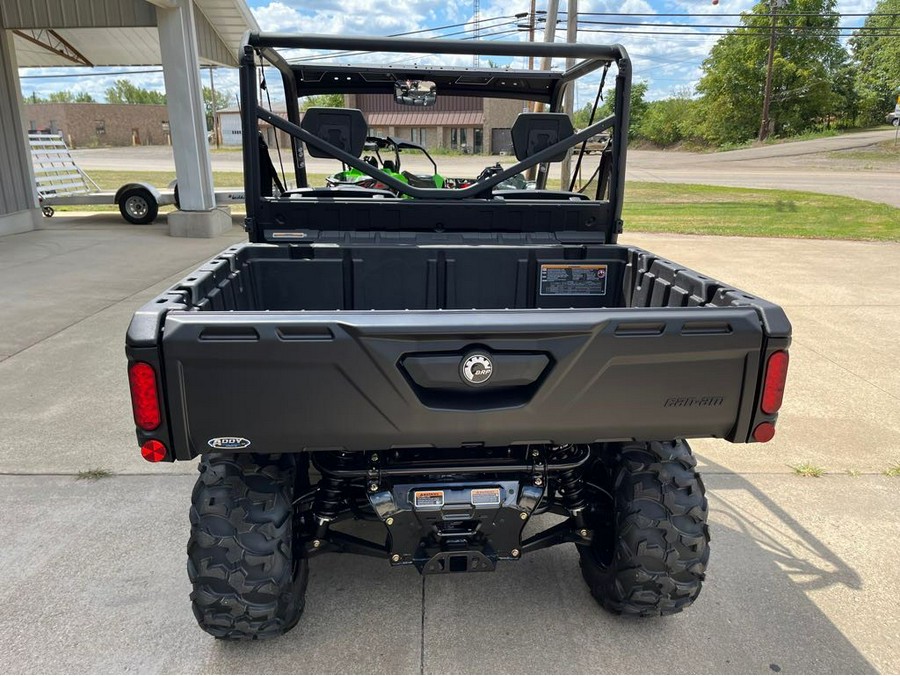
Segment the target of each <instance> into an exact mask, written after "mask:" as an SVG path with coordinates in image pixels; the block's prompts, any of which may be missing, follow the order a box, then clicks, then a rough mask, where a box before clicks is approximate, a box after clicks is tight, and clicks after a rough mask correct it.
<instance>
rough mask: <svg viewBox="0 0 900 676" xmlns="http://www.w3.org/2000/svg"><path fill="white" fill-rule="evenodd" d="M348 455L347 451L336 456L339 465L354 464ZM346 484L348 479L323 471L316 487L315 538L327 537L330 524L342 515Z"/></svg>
mask: <svg viewBox="0 0 900 676" xmlns="http://www.w3.org/2000/svg"><path fill="white" fill-rule="evenodd" d="M347 456H348V454H346V453H340V454H338V455H337V456H336V460H337V463H336V464H337V466H338V467H350V466H351V465H352V464H353V459H352V458H350V457H347ZM346 485H347V481H346V479H339V478H338V477H336V476H334V475H333V474H330V473H328V472H324V471H323V472H322V478H321V480H320V481H319V485H318V486H317V487H316V497H315V499H314V501H313V519H315V523H316V534H315V538H316V539H317V540H321V539H323V538H324V537H325V535H326V534H327V532H328V525H329V524H330V523H331V522H332V521H335V520H336V519H337V518H338V517H339V516H340V514H341V510H342V508H343V504H344V489H345V488H346Z"/></svg>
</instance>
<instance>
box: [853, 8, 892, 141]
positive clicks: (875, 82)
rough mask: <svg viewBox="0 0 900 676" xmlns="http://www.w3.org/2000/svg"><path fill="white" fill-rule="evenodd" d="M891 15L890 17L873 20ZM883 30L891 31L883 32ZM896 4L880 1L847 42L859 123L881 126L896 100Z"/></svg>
mask: <svg viewBox="0 0 900 676" xmlns="http://www.w3.org/2000/svg"><path fill="white" fill-rule="evenodd" d="M875 14H892V15H893V16H873V15H875ZM886 29H891V30H890V31H889V30H886ZM897 29H900V0H880V2H879V3H878V4H877V5H875V9H874V10H872V13H871V14H869V16H868V17H867V18H866V21H865V23H864V24H863V29H862V30H861V31H858V32H857V33H856V34H855V35H854V36H853V38H851V40H850V46H851V48H852V49H853V61H854V66H855V70H856V78H855V87H854V90H855V93H856V95H857V96H858V97H859V100H858V107H859V122H860V123H861V124H871V123H874V122H884V116H885V114H886V113H888V112H889V111H891V110H893V109H894V105H895V103H896V101H897V96H900V37H898V36H897V33H898V32H900V31H898V30H897Z"/></svg>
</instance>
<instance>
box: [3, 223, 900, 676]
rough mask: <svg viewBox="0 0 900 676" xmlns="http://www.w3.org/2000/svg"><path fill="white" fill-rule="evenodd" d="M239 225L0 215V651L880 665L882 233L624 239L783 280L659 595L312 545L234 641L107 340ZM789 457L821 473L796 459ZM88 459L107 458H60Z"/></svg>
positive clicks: (13, 656)
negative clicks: (652, 598)
mask: <svg viewBox="0 0 900 676" xmlns="http://www.w3.org/2000/svg"><path fill="white" fill-rule="evenodd" d="M241 239H243V236H242V233H241V232H240V230H239V229H238V228H235V229H234V230H233V231H232V233H230V234H229V235H227V236H223V237H220V238H217V239H215V240H187V239H172V238H169V237H168V236H167V235H166V226H165V224H160V225H155V226H144V227H135V226H126V225H124V224H122V223H121V222H120V220H119V219H118V216H117V215H116V214H104V215H95V216H91V217H87V218H80V219H78V218H59V217H57V218H54V219H53V221H51V222H48V227H47V229H44V230H40V231H35V232H30V233H25V234H22V235H13V236H8V237H4V238H0V288H2V289H3V290H4V291H3V293H2V294H0V317H2V321H0V532H2V533H3V540H2V543H3V544H2V546H0V570H3V571H4V575H5V577H4V584H3V585H2V586H0V608H4V609H6V612H3V613H0V672H3V673H7V672H25V673H33V672H70V671H71V672H79V673H89V672H99V673H112V672H128V673H131V672H147V671H160V672H165V673H175V672H249V671H253V672H257V671H262V672H288V671H298V672H316V671H323V672H341V673H369V672H412V673H432V672H446V671H459V672H464V673H476V672H482V673H483V672H506V673H530V672H537V673H539V672H547V673H587V672H611V673H612V672H644V673H653V672H708V673H741V672H750V673H775V672H779V671H781V672H785V673H797V672H808V673H876V672H882V673H896V672H898V671H900V654H898V653H897V651H896V646H897V643H898V639H900V614H898V613H897V612H896V599H897V598H898V597H900V575H898V563H897V552H898V551H900V478H888V477H886V476H883V475H882V474H881V472H882V471H883V470H885V469H886V468H887V467H888V466H890V465H892V464H895V463H897V462H900V367H898V364H900V342H898V341H897V340H896V336H897V335H898V334H900V312H898V310H900V300H898V298H897V296H896V294H892V293H891V292H890V288H891V287H890V284H891V280H890V276H889V275H887V274H886V272H887V271H888V270H890V269H891V268H890V261H892V260H895V259H896V258H897V257H898V255H900V245H897V244H885V243H881V244H875V243H863V242H835V241H809V240H766V239H743V238H717V237H689V236H674V235H655V236H654V235H628V236H626V237H625V238H624V241H627V242H631V243H635V244H638V245H640V246H643V247H645V248H648V249H650V250H653V251H655V252H657V253H660V254H662V255H664V256H667V257H670V258H672V259H674V260H676V261H679V262H681V263H684V264H686V265H689V266H691V267H694V268H696V269H698V270H700V271H702V272H705V273H707V274H710V275H712V276H714V277H719V278H721V279H724V280H727V281H728V282H731V283H734V284H736V285H738V286H739V287H742V288H745V289H747V290H748V291H752V292H755V293H758V294H760V295H762V296H764V297H766V298H768V299H770V300H773V301H775V302H778V303H781V304H782V305H783V306H784V307H785V308H786V310H787V312H788V315H789V316H790V318H791V320H792V322H793V324H794V332H795V334H794V335H795V338H794V343H793V346H792V348H791V367H790V368H791V370H790V376H789V382H788V389H787V393H786V404H785V407H784V409H783V412H782V416H781V419H780V421H779V426H778V429H779V431H778V435H777V436H776V438H775V440H774V441H773V442H771V443H770V444H766V445H750V446H739V445H731V444H728V443H726V442H718V441H711V440H703V441H697V442H695V443H694V444H693V445H694V448H695V450H696V452H697V453H698V456H699V458H700V461H701V471H702V472H703V473H704V477H705V480H706V484H707V487H708V490H709V495H710V504H711V508H712V509H711V531H712V562H711V565H710V570H709V576H708V580H707V583H706V585H705V588H704V592H703V594H702V595H701V597H700V599H699V601H698V602H697V603H696V604H695V606H694V607H693V608H691V609H689V610H688V611H686V612H685V613H683V614H681V615H680V616H676V617H671V618H665V619H661V620H660V619H657V620H649V621H631V620H622V619H619V618H614V617H611V616H608V615H606V614H605V613H604V612H602V611H601V610H600V609H599V608H598V607H597V606H596V605H595V604H594V602H593V601H592V600H591V598H590V596H589V595H588V593H587V589H586V587H585V586H584V584H583V583H582V581H581V578H580V576H579V573H578V569H577V561H576V556H575V552H574V550H573V549H572V548H570V547H560V548H554V549H551V550H546V551H543V552H538V553H535V554H534V555H531V556H528V557H526V558H525V559H524V560H523V561H521V562H518V563H516V564H508V565H505V566H502V567H501V568H500V569H499V570H498V571H497V572H496V573H494V574H486V575H469V576H454V577H446V578H435V577H431V578H420V577H419V576H418V575H417V574H416V573H414V572H412V571H409V570H400V571H394V570H390V568H389V567H388V565H387V564H386V563H382V562H379V561H377V560H368V559H363V558H355V557H351V556H333V555H328V556H324V557H321V558H319V559H317V560H315V561H313V563H312V576H311V583H310V592H309V598H308V606H307V611H306V615H305V617H304V619H303V621H302V622H301V625H300V626H299V627H298V628H297V629H296V630H295V631H293V632H292V633H290V634H289V635H288V636H285V637H283V638H280V639H278V640H275V641H271V642H265V643H259V644H252V645H244V644H242V645H231V644H226V643H222V642H218V641H214V640H213V639H211V638H210V637H208V636H207V635H205V634H204V633H202V632H201V631H200V630H199V629H197V627H196V624H195V623H194V620H193V616H192V615H191V612H190V607H189V603H188V599H187V594H188V591H189V589H188V583H187V576H186V572H185V543H186V539H187V530H188V521H187V508H188V504H189V499H190V489H191V485H192V483H193V476H194V474H195V468H194V465H193V463H183V464H177V465H166V466H162V467H160V466H155V465H150V464H148V463H145V462H144V461H143V460H141V458H140V456H139V453H138V449H137V447H136V445H135V442H134V436H133V428H132V423H131V416H130V407H129V403H128V393H127V385H126V379H125V372H124V352H123V339H124V331H125V328H126V326H127V323H128V321H129V319H130V317H131V314H132V312H133V311H134V310H135V309H136V308H137V307H138V306H139V305H140V304H141V303H142V302H144V301H145V300H148V299H150V298H151V297H152V296H153V295H154V294H155V293H157V292H159V291H160V290H162V289H164V288H166V287H167V286H168V285H170V284H171V283H173V282H174V281H176V280H177V279H178V278H180V277H182V276H184V275H185V274H187V273H188V272H190V271H191V270H192V269H194V268H195V267H196V265H197V264H198V263H199V262H201V261H202V260H204V259H206V258H208V257H211V256H213V255H214V254H216V253H217V252H218V251H220V250H221V249H223V248H225V247H226V246H227V245H228V244H229V243H231V242H233V241H240V240H241ZM804 461H809V462H812V463H813V464H815V465H819V466H821V467H823V468H825V469H826V470H828V472H829V474H827V475H826V476H824V477H822V478H819V479H813V478H804V477H799V476H796V475H795V474H794V473H793V471H792V470H791V468H790V467H789V466H788V465H793V464H797V463H800V462H804ZM94 468H103V469H107V470H110V471H112V472H113V473H114V476H112V477H110V478H107V479H101V480H99V481H96V482H91V481H79V480H76V478H75V475H76V474H77V472H79V471H82V470H88V469H94ZM851 470H852V472H853V475H851V474H848V471H851ZM857 473H858V475H857Z"/></svg>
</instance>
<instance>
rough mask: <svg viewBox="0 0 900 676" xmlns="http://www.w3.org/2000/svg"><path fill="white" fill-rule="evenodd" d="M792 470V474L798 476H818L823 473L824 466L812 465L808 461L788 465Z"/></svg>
mask: <svg viewBox="0 0 900 676" xmlns="http://www.w3.org/2000/svg"><path fill="white" fill-rule="evenodd" d="M788 467H790V468H791V469H792V470H794V474H796V475H798V476H808V477H816V478H818V477H820V476H822V475H823V474H825V468H824V467H819V466H817V465H813V464H812V463H808V462H801V463H800V464H799V465H788Z"/></svg>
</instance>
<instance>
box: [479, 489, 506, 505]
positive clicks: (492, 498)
mask: <svg viewBox="0 0 900 676" xmlns="http://www.w3.org/2000/svg"><path fill="white" fill-rule="evenodd" d="M472 504H473V505H499V504H500V489H499V488H473V489H472Z"/></svg>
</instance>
